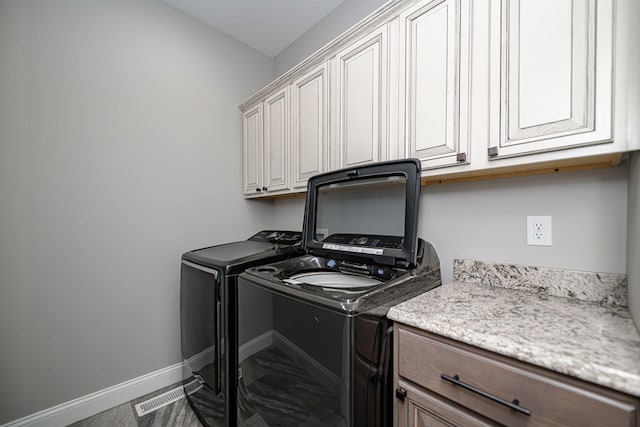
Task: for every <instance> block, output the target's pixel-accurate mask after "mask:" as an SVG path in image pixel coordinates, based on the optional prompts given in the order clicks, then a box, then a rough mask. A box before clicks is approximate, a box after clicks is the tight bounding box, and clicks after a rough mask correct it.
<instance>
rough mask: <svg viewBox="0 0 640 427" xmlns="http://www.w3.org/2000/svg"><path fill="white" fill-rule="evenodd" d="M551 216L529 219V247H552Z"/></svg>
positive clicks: (530, 217)
mask: <svg viewBox="0 0 640 427" xmlns="http://www.w3.org/2000/svg"><path fill="white" fill-rule="evenodd" d="M552 237H553V234H552V228H551V215H546V216H528V217H527V245H529V246H552V242H553V240H552Z"/></svg>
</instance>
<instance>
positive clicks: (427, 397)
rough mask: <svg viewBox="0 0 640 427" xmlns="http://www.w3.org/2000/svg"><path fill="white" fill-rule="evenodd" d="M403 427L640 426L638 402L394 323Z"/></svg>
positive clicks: (398, 421) (398, 406) (399, 418)
mask: <svg viewBox="0 0 640 427" xmlns="http://www.w3.org/2000/svg"><path fill="white" fill-rule="evenodd" d="M394 336H395V337H396V339H395V341H394V355H395V358H394V360H395V367H394V385H395V387H396V389H395V394H396V401H395V405H394V409H395V419H396V425H397V427H404V426H416V427H417V426H492V425H508V426H524V425H526V426H530V427H531V426H581V427H582V426H628V427H634V426H635V427H638V426H640V417H639V414H638V411H639V408H640V399H638V398H636V397H633V396H629V395H626V394H623V393H618V392H615V391H613V390H609V389H607V388H604V387H599V386H596V385H593V384H590V383H586V382H583V381H580V380H577V379H575V378H571V377H567V376H564V375H561V374H557V373H555V372H551V371H548V370H546V369H542V368H538V367H536V366H533V365H529V364H526V363H523V362H520V361H517V360H513V359H510V358H507V357H504V356H501V355H498V354H495V353H491V352H488V351H485V350H481V349H478V348H475V347H472V346H469V345H466V344H462V343H459V342H456V341H453V340H450V339H447V338H444V337H441V336H438V335H434V334H431V333H428V332H424V331H421V330H419V329H415V328H412V327H409V326H405V325H401V324H396V325H395V331H394Z"/></svg>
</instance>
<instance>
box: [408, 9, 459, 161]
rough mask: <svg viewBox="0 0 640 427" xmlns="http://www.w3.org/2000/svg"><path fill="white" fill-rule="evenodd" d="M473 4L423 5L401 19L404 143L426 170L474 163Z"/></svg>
mask: <svg viewBox="0 0 640 427" xmlns="http://www.w3.org/2000/svg"><path fill="white" fill-rule="evenodd" d="M470 4H471V2H468V1H462V0H429V1H421V2H419V3H418V4H417V5H415V6H413V7H411V8H410V9H408V10H407V11H405V12H403V13H402V14H401V15H400V37H401V38H400V40H401V58H403V57H404V60H403V61H402V60H401V61H400V68H401V75H402V78H403V81H404V85H403V87H402V86H401V91H403V92H404V93H403V95H404V114H402V113H401V116H403V117H404V120H405V138H404V140H405V141H406V143H407V144H408V154H409V157H415V158H418V159H420V160H421V163H422V167H423V169H430V168H437V167H443V166H449V165H455V164H461V163H468V162H469V161H470V159H469V151H470V150H469V137H468V133H469V128H468V123H469V114H468V111H469V64H470V51H469V34H470V31H469V30H470V24H469V19H470V12H469V8H470ZM401 140H402V138H401Z"/></svg>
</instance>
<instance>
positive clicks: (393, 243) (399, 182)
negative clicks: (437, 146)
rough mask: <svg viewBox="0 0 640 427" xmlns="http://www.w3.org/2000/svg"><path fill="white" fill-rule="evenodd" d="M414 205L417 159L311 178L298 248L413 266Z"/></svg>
mask: <svg viewBox="0 0 640 427" xmlns="http://www.w3.org/2000/svg"><path fill="white" fill-rule="evenodd" d="M419 204H420V161H419V160H416V159H405V160H395V161H388V162H380V163H372V164H368V165H364V166H359V167H355V168H347V169H341V170H338V171H333V172H329V173H325V174H320V175H316V176H313V177H311V178H310V179H309V182H308V184H307V199H306V205H305V215H304V223H303V237H302V238H303V242H302V247H303V249H304V250H305V251H307V253H312V254H314V255H318V256H325V257H332V258H337V259H345V260H352V261H358V262H365V263H369V262H370V263H375V264H382V265H391V266H399V267H413V266H415V264H416V251H417V242H418V238H417V224H418V209H419Z"/></svg>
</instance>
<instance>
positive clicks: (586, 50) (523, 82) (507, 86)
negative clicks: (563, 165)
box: [489, 0, 613, 157]
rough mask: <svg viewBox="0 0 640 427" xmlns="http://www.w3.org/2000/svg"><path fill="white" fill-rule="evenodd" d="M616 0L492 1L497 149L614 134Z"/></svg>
mask: <svg viewBox="0 0 640 427" xmlns="http://www.w3.org/2000/svg"><path fill="white" fill-rule="evenodd" d="M612 3H613V2H612V1H611V0H603V1H596V0H573V1H572V0H537V1H523V0H493V2H492V4H491V47H490V50H491V52H492V57H491V77H490V78H491V84H490V87H491V93H490V98H491V106H490V114H492V115H493V116H492V118H491V123H490V127H491V129H490V142H489V144H490V147H491V149H490V155H493V156H495V155H497V157H504V156H516V155H521V154H526V153H532V152H541V151H551V150H558V149H562V148H568V147H574V146H580V145H588V144H594V143H600V142H609V141H610V140H611V98H612V86H611V85H612V75H611V74H612V52H613V44H612V41H613V39H612V31H613V28H612V22H613V16H612V13H613V4H612Z"/></svg>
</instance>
